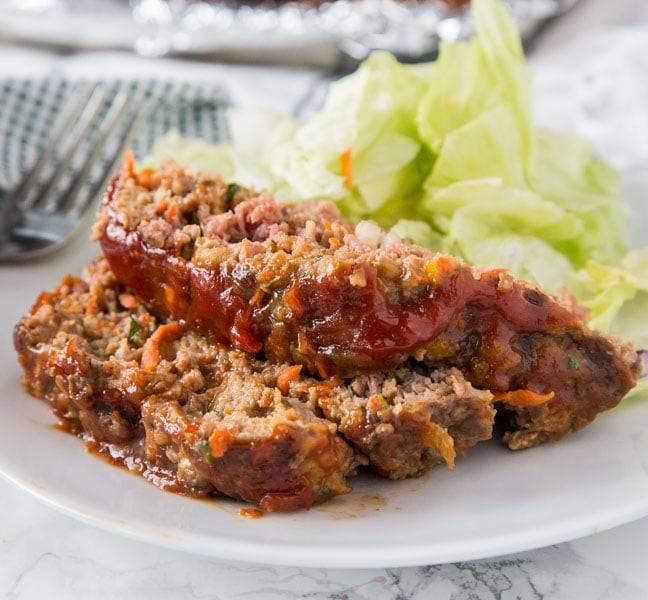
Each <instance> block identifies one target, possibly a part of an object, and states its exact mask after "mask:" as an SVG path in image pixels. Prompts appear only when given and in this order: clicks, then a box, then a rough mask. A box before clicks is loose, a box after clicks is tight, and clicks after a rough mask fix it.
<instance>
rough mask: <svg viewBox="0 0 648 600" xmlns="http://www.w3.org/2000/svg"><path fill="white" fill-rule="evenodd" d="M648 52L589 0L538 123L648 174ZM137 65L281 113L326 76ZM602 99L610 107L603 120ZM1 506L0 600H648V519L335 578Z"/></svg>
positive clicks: (8, 498)
mask: <svg viewBox="0 0 648 600" xmlns="http://www.w3.org/2000/svg"><path fill="white" fill-rule="evenodd" d="M642 23H643V24H644V25H643V26H641V24H642ZM575 40H577V41H578V40H580V41H579V42H578V43H575ZM647 54H648V3H646V2H645V1H644V0H618V1H617V2H615V3H613V4H610V3H609V2H608V1H607V0H582V1H581V2H580V4H579V5H577V7H576V8H575V9H574V10H573V11H572V12H571V13H570V14H568V15H567V16H566V17H565V18H564V19H562V20H561V21H560V22H558V23H554V24H553V25H552V26H550V27H549V28H548V29H547V30H545V31H544V33H543V34H542V36H541V37H540V38H538V40H536V43H535V44H534V45H533V49H532V56H531V64H532V66H533V67H534V70H535V75H536V78H535V84H534V94H535V96H536V98H537V104H536V106H537V108H538V111H537V118H538V120H539V121H540V122H544V123H545V124H552V125H554V126H556V127H559V128H563V129H568V130H573V131H576V132H578V133H580V134H582V135H585V136H587V137H589V138H590V139H591V140H592V142H593V143H594V144H595V146H596V147H597V150H598V152H599V153H600V154H602V155H603V156H605V157H606V158H608V160H610V161H612V162H613V163H615V165H616V166H618V167H619V168H620V169H622V170H623V171H624V172H630V173H635V174H637V173H639V174H643V175H646V174H647V173H648V109H647V108H646V107H648V86H647V84H645V83H644V82H645V81H648V71H647V69H648V67H646V66H644V64H643V63H644V60H643V57H644V56H646V55H647ZM125 57H126V55H125V54H124V53H123V52H122V53H119V52H110V51H102V52H92V53H83V52H81V53H71V52H65V53H59V52H54V51H49V50H46V49H43V48H38V49H36V48H30V47H25V46H17V45H13V44H10V43H9V42H7V41H5V42H2V41H0V77H3V76H10V75H18V74H20V75H23V76H24V75H30V74H33V75H37V74H42V73H46V72H57V73H60V74H63V75H65V74H70V75H79V74H84V73H96V72H97V71H100V72H103V73H107V74H110V72H111V70H112V71H113V72H114V73H121V72H122V71H123V69H124V65H125V64H126V63H124V58H125ZM127 65H128V66H127V68H128V70H129V71H130V72H132V73H138V72H141V73H148V74H150V73H151V71H153V72H164V73H165V75H168V76H182V77H192V76H195V77H205V76H208V77H210V78H212V80H222V81H223V84H224V85H225V87H227V89H228V91H229V93H230V97H231V99H232V101H233V102H234V103H236V104H239V105H247V106H253V105H256V106H264V107H267V108H271V109H276V110H281V111H290V110H293V108H294V107H295V106H296V105H298V103H299V101H300V99H303V98H304V97H305V96H306V95H308V94H309V92H310V91H312V90H313V87H314V86H316V85H317V82H318V81H320V80H321V78H322V77H323V76H325V75H326V73H324V72H322V71H316V70H308V69H299V68H281V69H273V68H269V67H253V66H247V65H227V64H221V63H206V62H203V61H193V62H192V61H176V60H172V59H160V60H157V61H148V60H145V59H141V58H137V57H134V56H130V55H128V61H127ZM561 66H562V68H560V67H561ZM642 69H643V70H642ZM278 77H281V81H282V85H281V87H280V88H279V87H278V86H277V84H276V81H277V78H278ZM585 84H587V86H586V87H584V86H585ZM620 86H624V87H625V89H630V90H631V92H632V93H631V94H629V95H628V94H624V95H623V97H622V98H621V97H619V95H618V94H617V93H616V92H615V90H617V91H618V89H620ZM628 86H629V87H628ZM583 90H585V91H583ZM593 94H594V96H596V94H598V96H596V97H598V98H599V100H600V102H599V103H598V104H597V106H598V107H599V108H598V109H597V110H595V111H594V112H593V111H592V97H593V96H592V95H593ZM558 98H560V100H558ZM601 123H606V124H607V126H604V127H602V126H601ZM619 132H621V134H619ZM628 136H631V138H630V139H633V140H634V143H633V144H631V145H628V144H626V143H625V141H626V140H627V139H629V138H628ZM620 138H623V142H624V143H620V141H619V139H620ZM646 181H648V177H646ZM0 269H2V267H0ZM6 293H8V291H7V290H6V289H2V290H0V294H6ZM0 318H2V317H0ZM0 498H1V499H2V501H1V506H2V510H0V598H3V599H6V600H31V599H36V598H38V599H42V598H47V599H48V600H57V599H65V600H69V599H81V598H92V599H93V600H100V599H104V598H105V599H113V598H123V599H129V598H133V599H135V598H137V599H138V600H147V599H149V598H150V599H151V600H152V599H154V598H155V600H175V599H178V600H180V599H193V598H201V599H203V598H209V599H221V598H246V599H255V598H259V599H263V600H272V599H274V598H276V599H288V598H331V599H338V600H343V599H363V598H367V599H369V598H371V599H372V600H382V599H388V598H402V599H405V598H407V599H411V600H418V599H424V598H425V599H429V598H434V599H435V600H445V599H448V600H449V599H452V600H475V599H478V600H490V599H493V600H495V599H498V600H500V599H506V600H508V599H511V600H512V599H516V598H524V599H525V600H526V599H541V598H543V599H544V598H547V599H549V598H551V599H552V600H571V599H573V598H587V599H588V600H617V599H619V600H634V599H637V600H640V599H645V598H648V575H647V574H646V567H647V566H648V560H647V559H646V556H647V555H648V542H647V541H646V540H648V518H643V519H640V520H638V521H635V522H632V523H628V524H625V525H622V526H619V527H616V528H614V529H612V530H609V531H604V532H599V533H596V534H593V535H590V536H588V537H585V538H582V539H579V540H574V541H570V542H567V543H562V544H559V545H555V546H550V547H546V548H541V549H537V550H534V551H529V552H523V553H519V554H515V555H509V556H501V557H493V558H489V559H488V560H479V561H471V562H463V563H454V564H445V565H431V566H424V567H409V568H394V569H384V568H375V569H323V568H297V567H279V566H265V565H258V564H248V563H243V562H227V561H223V560H217V559H212V558H206V557H202V556H196V555H192V554H187V553H183V552H179V551H174V550H170V549H167V548H162V547H157V546H153V545H149V544H146V543H143V542H139V541H134V540H132V539H129V538H126V537H121V536H118V535H116V534H113V533H108V532H106V531H103V530H100V529H97V528H95V527H93V526H90V525H87V524H85V523H81V522H79V521H76V520H74V519H72V518H70V517H68V516H66V515H64V514H61V513H60V512H58V511H56V510H55V509H53V508H51V507H50V506H48V505H46V504H43V503H42V502H40V501H38V500H36V499H34V498H33V497H31V496H30V495H28V494H26V493H25V492H24V491H22V490H21V489H18V488H16V487H14V486H13V485H12V484H10V483H9V482H7V481H5V480H3V479H2V478H0ZM583 502H587V499H586V498H584V499H583Z"/></svg>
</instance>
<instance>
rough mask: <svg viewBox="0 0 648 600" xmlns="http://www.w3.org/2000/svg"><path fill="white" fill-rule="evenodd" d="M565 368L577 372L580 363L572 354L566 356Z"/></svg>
mask: <svg viewBox="0 0 648 600" xmlns="http://www.w3.org/2000/svg"><path fill="white" fill-rule="evenodd" d="M567 366H568V367H569V368H570V369H571V370H572V371H578V369H580V361H579V360H578V358H576V357H575V356H574V355H573V354H567Z"/></svg>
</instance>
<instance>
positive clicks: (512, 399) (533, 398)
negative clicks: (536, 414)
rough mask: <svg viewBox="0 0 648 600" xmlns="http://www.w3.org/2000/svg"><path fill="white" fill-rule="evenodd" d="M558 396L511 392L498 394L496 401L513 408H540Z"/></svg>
mask: <svg viewBox="0 0 648 600" xmlns="http://www.w3.org/2000/svg"><path fill="white" fill-rule="evenodd" d="M555 395H556V394H555V393H554V392H549V393H547V394H538V393H537V392H533V391H531V390H510V391H508V392H496V393H495V394H494V396H495V400H496V401H498V402H506V403H507V404H510V405H511V406H538V405H540V404H544V403H545V402H548V401H549V400H551V399H552V398H553V397H554V396H555Z"/></svg>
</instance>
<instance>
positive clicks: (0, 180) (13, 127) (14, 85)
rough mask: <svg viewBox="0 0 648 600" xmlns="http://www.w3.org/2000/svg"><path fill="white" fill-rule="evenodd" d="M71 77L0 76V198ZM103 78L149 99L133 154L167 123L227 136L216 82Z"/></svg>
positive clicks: (43, 135)
mask: <svg viewBox="0 0 648 600" xmlns="http://www.w3.org/2000/svg"><path fill="white" fill-rule="evenodd" d="M76 83H78V82H74V81H70V80H66V79H61V78H54V77H52V78H43V79H6V80H3V81H0V198H1V197H2V195H3V193H6V191H7V190H10V189H11V188H12V187H13V186H15V185H16V183H17V182H18V181H19V180H20V177H21V175H22V174H23V173H25V172H26V171H27V170H28V169H29V167H30V166H31V165H33V164H34V162H35V161H36V159H37V157H38V155H39V154H40V153H41V152H42V150H43V149H44V147H45V146H46V144H47V140H48V136H49V133H50V131H51V129H52V126H53V124H54V123H55V121H56V118H57V116H58V115H59V114H60V112H61V109H62V108H63V107H64V106H65V103H66V102H67V101H68V100H69V98H70V95H71V94H72V93H73V90H74V88H75V84H76ZM104 83H105V85H107V86H108V87H110V89H111V92H112V91H113V90H114V93H117V90H118V89H120V88H122V87H123V86H127V87H130V88H131V89H132V90H133V91H137V92H138V93H139V94H141V95H142V96H143V98H145V99H147V100H149V101H151V110H150V111H149V112H148V113H147V117H146V120H145V122H144V123H143V124H142V125H141V127H140V128H139V130H138V134H137V135H136V137H135V138H134V140H133V143H132V147H133V150H134V151H135V155H136V156H137V157H143V156H145V155H146V154H147V153H148V152H149V150H150V149H151V147H152V145H153V143H154V141H155V140H156V139H157V138H159V137H161V136H162V135H164V134H165V133H167V132H168V131H170V130H173V129H175V130H178V131H179V132H180V133H181V134H182V135H183V136H188V137H200V138H203V139H206V140H208V141H219V140H222V139H224V138H225V137H226V136H227V130H226V128H227V124H226V119H225V113H226V111H225V108H226V106H227V96H226V93H225V91H224V89H223V88H222V87H221V86H218V85H214V84H200V83H186V82H169V81H157V80H133V81H107V82H104Z"/></svg>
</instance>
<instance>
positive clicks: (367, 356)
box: [95, 162, 639, 448]
mask: <svg viewBox="0 0 648 600" xmlns="http://www.w3.org/2000/svg"><path fill="white" fill-rule="evenodd" d="M95 237H96V239H97V240H99V241H100V243H101V246H102V249H103V252H104V254H105V256H106V258H107V260H108V262H109V264H110V266H111V269H112V270H113V272H114V274H115V276H116V277H117V279H118V280H120V281H121V282H123V283H124V284H125V285H127V286H129V287H130V288H131V289H132V290H133V291H134V293H135V294H137V296H138V297H140V298H141V299H142V300H143V301H144V302H146V303H147V304H149V305H150V306H151V307H153V309H154V310H155V311H157V312H158V313H160V314H162V315H165V316H166V317H168V318H172V319H176V320H180V321H182V322H183V323H185V324H187V325H188V326H190V327H194V328H197V329H199V330H202V331H203V332H206V333H208V334H209V335H211V336H215V335H218V336H222V337H223V338H225V339H227V340H228V341H230V342H231V343H232V344H233V345H234V346H235V347H237V348H238V349H240V350H243V351H245V352H249V353H252V354H255V355H256V356H258V357H260V358H265V359H267V360H269V361H271V362H279V363H284V362H286V363H290V364H294V365H303V367H304V369H305V371H307V372H309V373H310V374H312V375H316V376H318V377H319V378H322V379H327V378H330V377H334V376H339V377H344V378H348V377H356V376H359V375H367V376H368V375H371V374H373V373H375V372H381V371H382V372H384V371H388V370H389V371H391V370H394V369H397V368H398V367H399V366H401V365H407V364H411V363H412V362H413V361H414V362H417V363H418V364H419V366H420V367H421V368H422V369H423V372H425V370H426V369H427V370H429V369H434V368H439V367H443V368H457V369H458V370H459V371H461V373H462V374H463V375H464V376H465V378H466V379H467V380H468V381H469V382H470V383H471V384H472V385H474V386H475V387H477V388H481V389H487V390H490V391H491V392H492V393H493V394H494V397H495V400H496V401H497V403H498V410H499V412H500V413H501V414H502V416H503V417H504V418H503V424H504V430H505V431H504V439H505V441H506V442H507V443H508V444H509V446H510V447H511V448H524V447H529V446H533V445H536V444H538V443H540V442H543V441H545V440H548V439H559V438H560V437H562V436H563V435H564V434H565V433H566V432H568V431H573V430H577V429H580V428H581V427H583V426H585V425H586V424H587V423H589V422H591V421H592V419H594V417H595V416H596V415H597V414H598V413H599V412H601V411H603V410H606V409H609V408H612V407H614V406H616V405H617V403H618V402H619V401H620V400H621V399H622V398H623V396H624V395H625V394H626V393H627V391H628V390H629V389H631V388H632V387H633V386H634V384H635V382H636V378H637V376H638V374H639V361H638V358H637V355H636V353H635V352H634V350H633V349H632V347H631V346H630V345H628V344H624V343H622V342H621V341H619V340H617V339H614V338H611V337H609V336H607V335H605V334H603V333H600V332H596V331H591V330H590V329H588V327H587V325H586V323H585V322H584V321H583V319H582V318H581V317H580V315H579V313H578V311H572V310H570V309H569V308H568V307H567V306H565V305H563V304H561V303H560V302H559V301H558V300H557V299H556V298H554V297H552V296H551V295H549V294H547V293H545V292H543V291H542V290H540V289H539V288H538V287H537V286H534V285H531V284H528V283H525V282H522V281H518V280H515V279H513V278H512V277H511V276H509V275H508V274H507V273H506V272H504V271H503V270H483V269H476V268H472V267H469V266H467V265H466V264H464V263H463V262H462V261H461V260H459V259H458V258H455V257H450V256H446V255H441V254H434V253H432V252H430V251H428V250H426V249H423V248H420V247H417V246H413V245H411V244H408V243H406V242H405V241H403V240H400V239H396V238H395V237H394V236H393V235H391V234H388V233H386V232H385V231H382V230H381V229H380V228H379V227H378V226H376V225H375V224H373V223H368V222H364V223H360V224H358V225H356V226H354V225H352V224H351V223H349V222H348V221H346V220H345V219H343V218H342V217H340V214H339V213H338V211H337V209H336V207H335V206H334V205H332V204H331V203H328V202H317V201H314V202H306V203H301V204H280V203H277V202H275V201H274V200H273V198H272V197H271V196H270V195H269V194H267V193H257V192H255V191H254V190H249V189H245V188H243V187H240V186H237V185H234V184H229V185H228V184H227V183H225V182H224V181H223V180H222V179H221V178H220V177H218V176H212V175H197V174H194V173H192V172H191V171H189V170H186V169H183V168H181V167H179V166H177V165H175V164H174V163H172V162H169V163H167V164H165V165H164V166H162V167H161V168H160V169H159V170H155V171H153V170H145V171H141V172H135V171H134V169H133V167H132V164H131V163H130V162H127V164H126V165H125V167H124V169H123V170H122V173H121V175H120V176H119V177H118V178H116V179H115V180H114V181H113V183H112V184H111V186H110V188H109V190H108V192H107V194H106V196H105V199H104V202H103V205H102V209H101V214H100V219H99V223H98V225H97V228H96V231H95ZM329 415H330V416H332V417H334V418H337V417H336V416H335V415H336V411H335V410H331V411H330V412H329ZM339 422H340V423H342V422H343V419H342V420H340V421H339ZM348 437H349V439H352V436H348Z"/></svg>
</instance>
